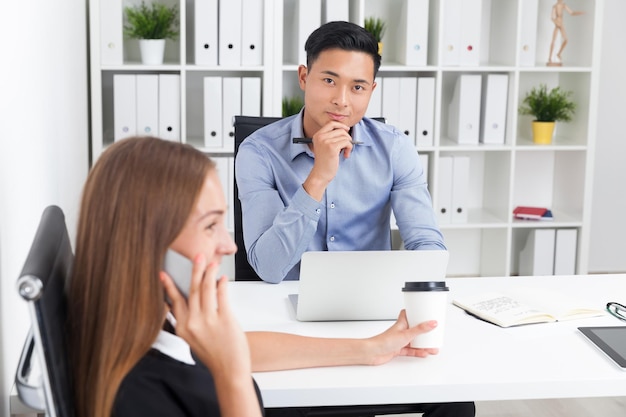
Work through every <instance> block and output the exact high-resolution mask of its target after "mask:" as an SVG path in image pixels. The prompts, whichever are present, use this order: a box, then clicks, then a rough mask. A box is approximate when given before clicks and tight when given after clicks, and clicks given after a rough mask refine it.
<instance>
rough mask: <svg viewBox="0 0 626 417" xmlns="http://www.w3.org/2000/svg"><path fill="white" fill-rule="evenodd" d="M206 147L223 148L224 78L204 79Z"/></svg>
mask: <svg viewBox="0 0 626 417" xmlns="http://www.w3.org/2000/svg"><path fill="white" fill-rule="evenodd" d="M203 84H204V109H203V113H204V146H205V147H206V148H209V149H216V148H222V144H223V134H222V77H204V79H203Z"/></svg>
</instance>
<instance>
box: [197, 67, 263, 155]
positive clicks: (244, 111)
mask: <svg viewBox="0 0 626 417" xmlns="http://www.w3.org/2000/svg"><path fill="white" fill-rule="evenodd" d="M203 83H204V109H203V114H204V146H205V147H206V148H208V149H209V150H210V151H214V152H215V151H217V152H234V144H235V130H234V127H233V120H234V119H233V117H234V116H238V115H244V116H260V115H261V78H259V77H204V80H203Z"/></svg>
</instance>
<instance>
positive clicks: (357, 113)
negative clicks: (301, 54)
mask: <svg viewBox="0 0 626 417" xmlns="http://www.w3.org/2000/svg"><path fill="white" fill-rule="evenodd" d="M307 70H308V71H307ZM298 79H299V82H300V88H301V89H302V90H303V91H304V106H305V110H304V134H305V135H306V136H307V137H312V136H313V135H314V134H315V132H317V131H318V130H319V129H320V128H321V127H322V126H324V125H325V124H326V123H328V122H329V121H333V120H334V121H338V122H340V123H343V124H345V125H346V126H348V127H352V126H354V125H355V124H357V123H358V122H359V121H360V120H361V119H362V118H363V116H364V115H365V111H366V110H367V105H368V104H369V100H370V97H371V96H372V91H374V88H376V83H375V82H374V61H373V59H372V57H371V56H369V55H368V54H366V53H364V52H356V51H344V50H342V49H329V50H326V51H324V52H322V53H321V54H320V55H319V57H318V58H317V60H315V61H314V62H313V63H312V64H311V66H310V67H309V68H308V69H307V68H306V67H305V66H300V68H299V69H298Z"/></svg>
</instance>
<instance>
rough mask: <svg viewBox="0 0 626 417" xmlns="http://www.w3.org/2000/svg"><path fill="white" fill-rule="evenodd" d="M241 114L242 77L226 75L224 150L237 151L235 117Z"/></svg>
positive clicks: (223, 121)
mask: <svg viewBox="0 0 626 417" xmlns="http://www.w3.org/2000/svg"><path fill="white" fill-rule="evenodd" d="M238 115H241V78H239V77H224V78H223V79H222V127H223V138H224V139H223V150H224V151H227V152H235V127H234V126H233V121H234V120H235V119H234V117H235V116H238Z"/></svg>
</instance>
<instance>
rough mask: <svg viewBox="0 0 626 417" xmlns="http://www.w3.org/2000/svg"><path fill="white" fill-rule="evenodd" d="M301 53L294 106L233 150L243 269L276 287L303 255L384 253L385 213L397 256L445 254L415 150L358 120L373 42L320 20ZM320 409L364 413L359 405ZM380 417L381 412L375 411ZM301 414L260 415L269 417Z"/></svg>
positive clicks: (461, 408)
mask: <svg viewBox="0 0 626 417" xmlns="http://www.w3.org/2000/svg"><path fill="white" fill-rule="evenodd" d="M305 49H306V52H307V66H304V65H300V67H299V68H298V80H299V83H300V88H302V90H304V108H303V109H302V110H301V111H300V113H299V114H297V115H295V116H292V117H287V118H285V119H283V120H280V121H278V122H275V123H273V124H271V125H269V126H266V127H264V128H261V129H259V130H257V131H256V132H255V133H253V134H252V135H250V136H249V137H248V138H247V139H246V140H245V141H244V142H243V143H242V144H241V145H240V147H239V151H238V153H237V158H236V162H235V175H236V176H237V186H238V187H239V198H240V200H241V208H242V222H243V234H244V241H245V245H246V250H247V252H248V261H249V262H250V264H251V265H252V267H253V268H254V269H255V270H256V272H257V274H258V275H259V276H260V277H261V278H262V279H263V280H265V281H268V282H273V283H277V282H280V281H282V280H283V279H298V278H299V275H300V268H299V266H300V257H301V256H302V253H303V252H305V251H311V250H389V249H391V236H390V232H389V227H390V215H391V210H392V209H393V213H394V215H395V217H396V222H397V224H398V227H399V229H400V234H401V236H402V240H403V241H404V245H405V247H406V249H409V250H416V249H445V248H446V247H445V245H444V243H443V237H442V235H441V232H440V231H439V229H438V227H437V224H436V220H435V215H434V212H433V209H432V204H431V200H430V194H429V193H428V188H427V183H426V176H425V173H424V170H423V167H422V165H421V163H420V159H419V157H418V155H417V151H416V150H415V146H414V145H413V143H412V142H411V140H410V139H409V138H408V137H407V136H406V135H404V134H403V133H401V132H399V131H398V130H397V129H396V128H394V127H393V126H389V125H386V124H384V123H380V122H376V121H374V120H370V119H367V118H363V116H364V115H365V111H366V109H367V105H368V104H369V100H370V97H371V95H372V91H374V88H376V82H375V81H374V80H375V78H376V73H377V72H378V68H379V67H380V55H378V44H377V42H376V40H375V39H374V38H373V37H372V36H371V35H370V34H369V33H368V32H367V31H365V29H363V28H362V27H360V26H358V25H355V24H353V23H348V22H330V23H327V24H325V25H322V26H321V27H320V28H318V29H317V30H315V31H314V32H313V33H312V34H311V35H310V36H309V38H308V39H307V42H306V44H305ZM294 138H304V139H305V140H306V138H309V139H311V140H310V142H311V143H294V140H293V139H294ZM240 250H241V248H240ZM408 409H410V410H419V411H420V412H422V413H424V416H425V417H452V416H454V417H473V416H474V415H475V406H474V403H473V402H465V403H442V404H414V405H410V406H409V408H408ZM326 412H327V414H326V415H348V414H346V413H350V414H349V415H355V416H357V415H359V416H361V415H367V416H369V415H370V414H373V413H372V411H371V410H369V409H368V408H367V407H364V408H359V407H338V408H337V409H335V408H332V407H329V408H328V409H327V410H326ZM390 412H393V409H392V408H389V409H386V408H385V406H383V407H382V408H381V409H380V410H378V411H377V414H389V413H390ZM308 413H309V410H308V409H306V408H295V409H275V410H266V415H268V416H271V417H287V416H289V417H293V416H307V415H308Z"/></svg>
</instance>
